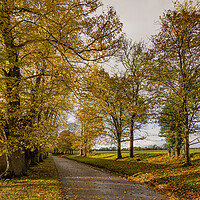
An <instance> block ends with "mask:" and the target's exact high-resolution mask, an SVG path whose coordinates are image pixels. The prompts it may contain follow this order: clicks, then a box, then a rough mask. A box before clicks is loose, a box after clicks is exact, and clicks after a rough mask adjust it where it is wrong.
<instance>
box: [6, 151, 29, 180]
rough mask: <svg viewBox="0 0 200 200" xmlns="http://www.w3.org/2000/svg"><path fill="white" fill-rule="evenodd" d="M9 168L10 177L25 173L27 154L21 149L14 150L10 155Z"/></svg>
mask: <svg viewBox="0 0 200 200" xmlns="http://www.w3.org/2000/svg"><path fill="white" fill-rule="evenodd" d="M8 160H9V169H8V171H7V173H8V176H9V177H18V176H22V175H24V173H25V171H26V170H27V168H26V162H25V154H22V152H21V151H20V150H18V151H15V152H13V153H12V154H11V155H9V156H8Z"/></svg>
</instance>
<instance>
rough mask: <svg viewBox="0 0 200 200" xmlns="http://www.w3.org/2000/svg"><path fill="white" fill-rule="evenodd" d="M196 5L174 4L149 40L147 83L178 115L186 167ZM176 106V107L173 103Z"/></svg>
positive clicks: (195, 86) (194, 105)
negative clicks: (148, 82) (148, 81)
mask: <svg viewBox="0 0 200 200" xmlns="http://www.w3.org/2000/svg"><path fill="white" fill-rule="evenodd" d="M199 16H200V15H199V5H198V1H197V2H196V1H184V2H183V3H182V4H181V3H179V2H176V4H175V6H174V10H168V11H166V12H165V13H164V14H163V16H162V17H161V18H160V23H161V29H160V32H159V33H158V34H156V35H154V36H153V37H152V45H153V48H152V51H151V53H152V60H151V61H152V64H151V65H150V69H149V71H150V72H151V74H152V76H151V81H154V84H156V83H157V85H156V87H158V92H159V93H160V98H161V99H170V97H171V96H172V94H173V98H174V99H176V101H175V102H174V104H173V109H174V110H178V111H179V115H180V118H181V121H180V125H181V136H182V137H183V139H184V152H185V164H186V165H190V164H191V160H190V153H189V135H190V134H193V133H195V132H196V131H198V129H199V127H198V124H199V108H200V104H199V99H200V97H199V94H200V93H199V90H200V73H199V72H200V68H199V56H200V55H199V54H200V49H199V48H200V40H199V33H200V29H199V28H200V26H199V19H200V18H199ZM176 102H178V104H177V103H176Z"/></svg>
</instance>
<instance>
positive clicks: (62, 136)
mask: <svg viewBox="0 0 200 200" xmlns="http://www.w3.org/2000/svg"><path fill="white" fill-rule="evenodd" d="M76 139H77V137H76V134H75V133H73V132H71V131H69V130H63V131H62V132H61V133H59V136H58V142H57V146H56V148H57V149H58V152H59V153H64V154H66V153H68V154H73V151H74V150H76V147H75V145H74V144H75V142H76Z"/></svg>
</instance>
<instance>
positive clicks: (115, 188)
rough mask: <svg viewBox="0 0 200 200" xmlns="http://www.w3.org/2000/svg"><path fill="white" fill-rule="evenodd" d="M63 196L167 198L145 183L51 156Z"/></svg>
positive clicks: (86, 198) (113, 199) (126, 199)
mask: <svg viewBox="0 0 200 200" xmlns="http://www.w3.org/2000/svg"><path fill="white" fill-rule="evenodd" d="M53 160H54V162H55V164H56V167H57V170H58V174H59V178H60V181H61V185H62V189H63V196H64V199H71V200H73V199H77V200H94V199H101V200H106V199H108V200H116V199H117V200H119V199H124V200H134V199H140V200H141V199H144V200H150V199H151V200H155V199H160V200H161V199H167V198H166V197H164V196H162V195H161V194H159V193H157V192H155V191H153V190H151V189H149V188H148V187H147V186H145V185H140V184H138V183H134V182H129V181H126V180H124V179H122V178H120V177H117V176H115V175H111V174H109V173H107V172H105V171H103V170H99V169H96V168H93V167H90V166H88V165H85V164H82V163H78V162H76V161H72V160H68V159H65V158H60V157H55V156H53Z"/></svg>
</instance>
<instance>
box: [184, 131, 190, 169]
mask: <svg viewBox="0 0 200 200" xmlns="http://www.w3.org/2000/svg"><path fill="white" fill-rule="evenodd" d="M184 156H185V165H187V166H190V165H191V159H190V149H189V133H188V132H187V133H185V137H184Z"/></svg>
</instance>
